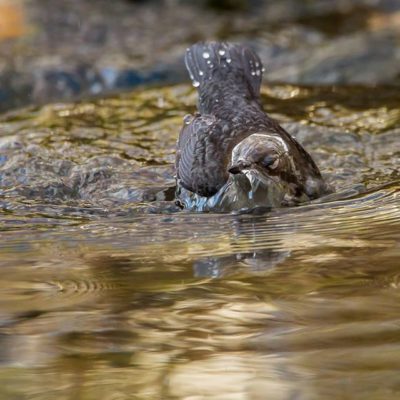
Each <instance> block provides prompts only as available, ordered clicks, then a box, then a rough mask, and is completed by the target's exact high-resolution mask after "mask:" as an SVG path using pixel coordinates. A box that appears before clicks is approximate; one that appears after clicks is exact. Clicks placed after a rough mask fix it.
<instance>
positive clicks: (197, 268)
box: [0, 85, 400, 400]
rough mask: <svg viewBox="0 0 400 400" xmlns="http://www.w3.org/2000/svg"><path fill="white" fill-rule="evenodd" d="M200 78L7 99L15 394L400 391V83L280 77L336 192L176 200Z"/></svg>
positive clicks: (286, 102) (271, 395)
mask: <svg viewBox="0 0 400 400" xmlns="http://www.w3.org/2000/svg"><path fill="white" fill-rule="evenodd" d="M195 102H196V95H195V93H194V90H193V89H192V88H190V87H189V86H186V85H177V86H169V87H162V88H160V87H154V88H147V89H142V90H138V91H136V92H134V93H131V94H126V95H122V96H117V97H111V98H106V99H99V100H96V101H89V102H78V103H73V104H72V103H71V104H64V103H60V104H53V105H47V106H44V107H42V108H28V109H24V110H22V111H21V110H20V111H12V112H9V113H7V114H5V115H3V116H1V117H0V267H1V271H2V279H1V282H0V321H1V325H0V344H1V345H0V398H1V399H35V400H36V399H37V400H38V399H43V400H44V399H56V398H57V399H93V400H94V399H110V400H119V399H163V400H164V399H165V400H167V399H171V400H172V399H174V400H175V399H188V400H189V399H190V400H195V399H196V400H197V399H226V400H236V399H238V400H239V399H266V398H268V399H272V400H275V399H306V400H311V399H339V398H340V399H345V398H348V399H352V400H355V399H363V400H365V399H398V398H399V396H400V376H399V370H400V269H399V267H400V262H399V259H400V258H399V256H400V247H399V239H400V202H399V187H400V174H399V169H398V168H399V161H400V149H399V135H400V99H399V95H398V88H397V89H396V88H391V87H379V86H376V87H362V86H348V87H340V86H337V87H305V86H304V87H303V86H302V87H300V86H294V85H271V86H268V87H264V88H263V103H264V107H265V109H266V110H267V112H269V113H270V114H271V115H272V116H274V117H275V118H277V119H279V120H280V121H282V122H283V125H284V126H285V127H286V129H287V130H288V131H289V132H290V133H292V134H293V135H294V136H296V137H297V138H298V140H299V141H300V142H301V143H302V144H303V145H304V146H305V148H306V149H307V150H308V151H309V152H310V153H311V154H312V156H313V157H314V159H315V160H316V162H317V164H318V165H319V166H320V168H321V170H322V172H323V174H324V175H325V176H326V179H327V180H328V181H329V183H330V184H331V185H332V186H333V187H335V189H336V193H335V194H334V195H330V196H328V197H327V198H325V199H321V200H319V201H316V202H314V203H311V204H305V205H302V206H299V207H295V208H287V209H277V210H273V211H271V212H267V213H257V212H255V213H253V214H241V213H238V214H210V213H208V214H207V213H204V214H194V213H188V212H184V211H180V210H179V209H178V208H177V207H176V206H175V204H174V201H173V198H174V178H173V173H174V172H173V166H172V165H173V160H174V146H175V141H176V138H177V135H178V132H179V129H180V126H181V124H182V118H183V116H184V115H185V114H186V113H189V112H193V111H194V104H195Z"/></svg>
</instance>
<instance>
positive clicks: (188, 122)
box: [183, 114, 193, 125]
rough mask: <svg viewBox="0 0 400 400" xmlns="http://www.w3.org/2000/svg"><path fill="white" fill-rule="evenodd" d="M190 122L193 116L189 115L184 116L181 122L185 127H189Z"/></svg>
mask: <svg viewBox="0 0 400 400" xmlns="http://www.w3.org/2000/svg"><path fill="white" fill-rule="evenodd" d="M192 120H193V116H192V115H191V114H186V115H185V116H184V117H183V122H184V124H185V125H189V124H190V123H191V122H192Z"/></svg>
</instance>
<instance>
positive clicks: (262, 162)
mask: <svg viewBox="0 0 400 400" xmlns="http://www.w3.org/2000/svg"><path fill="white" fill-rule="evenodd" d="M290 164H291V163H290V158H289V149H288V146H287V144H286V143H285V142H284V140H283V139H282V138H280V137H279V136H277V135H272V134H271V135H268V134H263V133H254V134H252V135H250V136H248V137H247V138H245V139H243V140H242V141H241V142H240V143H238V144H237V145H236V146H235V147H234V149H233V150H232V160H231V164H230V166H229V169H228V171H229V172H230V173H231V174H234V175H235V174H240V173H246V172H247V171H254V172H257V173H258V174H260V175H262V176H266V177H273V176H279V175H280V174H281V172H283V171H284V172H289V170H291V165H290Z"/></svg>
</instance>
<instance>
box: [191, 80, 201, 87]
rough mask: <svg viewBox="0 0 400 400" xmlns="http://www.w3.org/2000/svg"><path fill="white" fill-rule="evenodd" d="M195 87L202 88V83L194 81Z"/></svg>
mask: <svg viewBox="0 0 400 400" xmlns="http://www.w3.org/2000/svg"><path fill="white" fill-rule="evenodd" d="M192 84H193V86H194V87H199V86H200V82H198V81H193V83H192Z"/></svg>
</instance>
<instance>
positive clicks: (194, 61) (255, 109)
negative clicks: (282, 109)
mask: <svg viewBox="0 0 400 400" xmlns="http://www.w3.org/2000/svg"><path fill="white" fill-rule="evenodd" d="M184 59H185V65H186V68H187V70H188V72H189V76H190V79H191V81H192V84H193V86H194V87H196V88H197V91H198V112H196V113H195V114H193V115H187V116H185V117H184V121H183V127H182V129H181V131H180V134H179V138H178V140H177V147H176V159H175V170H176V183H177V190H176V197H177V201H178V202H179V204H180V205H181V206H182V208H185V209H188V210H190V211H200V212H201V211H209V212H210V211H211V212H212V211H214V212H231V211H238V210H243V209H245V210H246V209H252V208H256V207H267V208H279V207H285V206H294V205H297V204H300V203H303V202H307V201H310V200H312V199H315V198H318V197H320V196H321V195H322V194H325V193H327V192H329V188H328V185H327V184H326V183H325V181H324V179H323V178H322V176H321V173H320V171H319V169H318V167H317V165H316V164H315V162H314V161H313V159H312V158H311V156H310V155H309V154H308V153H307V151H306V150H305V149H304V148H303V147H302V146H301V145H300V143H299V142H298V141H297V140H296V139H295V138H293V137H292V136H291V135H290V134H289V133H288V132H286V130H285V129H283V128H282V127H281V126H280V125H279V123H278V122H277V121H276V120H274V119H273V118H271V117H270V116H269V115H267V113H266V112H265V111H264V110H263V107H262V104H261V97H260V88H261V81H262V75H263V72H264V67H263V64H262V62H261V60H260V58H259V56H258V55H257V54H256V53H255V52H254V51H253V50H252V49H251V48H249V47H247V46H244V45H240V44H235V43H228V42H200V43H196V44H194V45H192V46H191V47H189V48H188V49H187V50H186V53H185V58H184Z"/></svg>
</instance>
